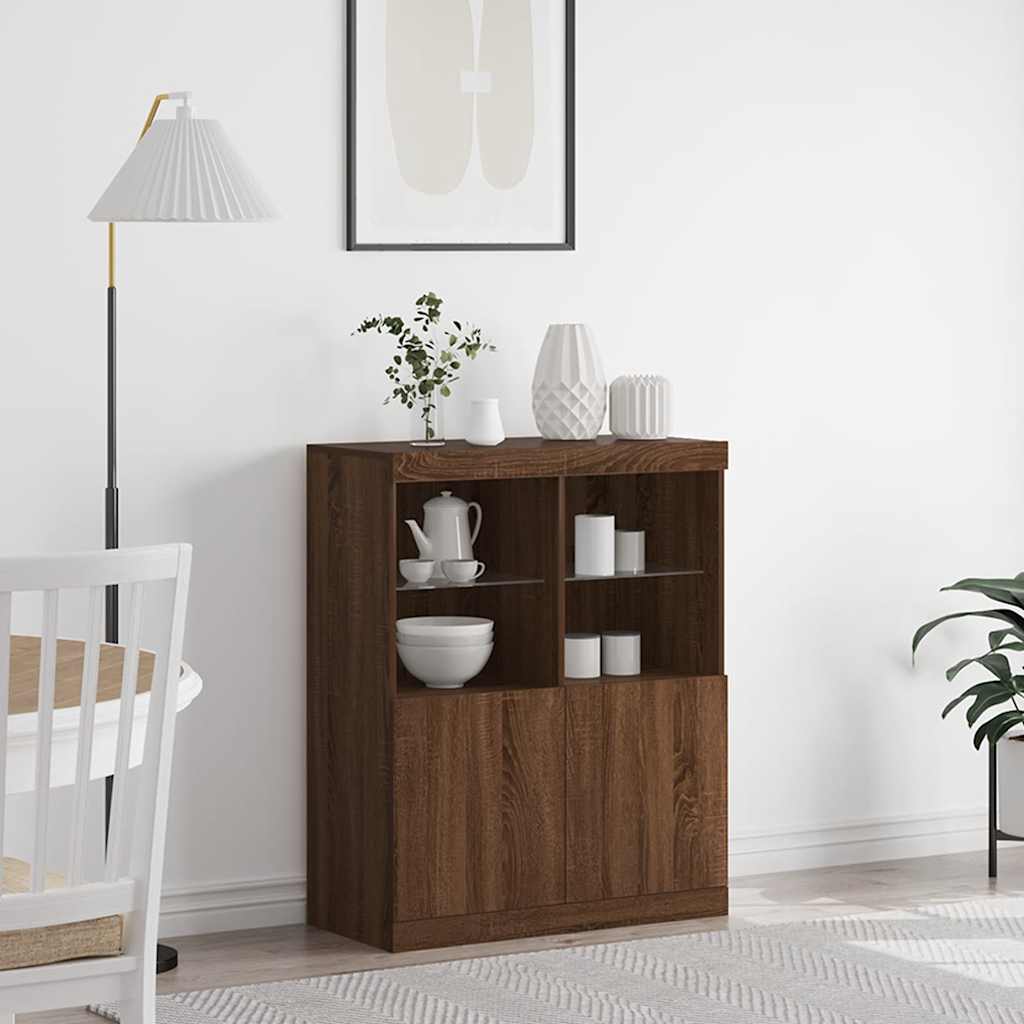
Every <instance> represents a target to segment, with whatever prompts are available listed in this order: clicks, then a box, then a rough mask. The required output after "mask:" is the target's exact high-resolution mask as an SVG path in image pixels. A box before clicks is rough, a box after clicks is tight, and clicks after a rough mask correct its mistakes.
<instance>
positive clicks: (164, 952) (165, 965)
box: [156, 942, 178, 974]
mask: <svg viewBox="0 0 1024 1024" xmlns="http://www.w3.org/2000/svg"><path fill="white" fill-rule="evenodd" d="M177 966H178V951H177V950H176V949H175V948H174V947H173V946H165V945H164V944H163V943H162V942H159V943H157V947H156V973H157V974H166V973H167V972H168V971H173V970H174V968H175V967H177Z"/></svg>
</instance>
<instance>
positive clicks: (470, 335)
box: [353, 292, 497, 445]
mask: <svg viewBox="0 0 1024 1024" xmlns="http://www.w3.org/2000/svg"><path fill="white" fill-rule="evenodd" d="M443 304H444V300H443V299H441V298H439V297H438V296H437V295H435V294H434V293H433V292H427V293H426V294H425V295H421V296H420V297H419V298H418V299H417V300H416V303H415V312H414V313H413V317H412V323H411V324H409V323H406V321H405V320H404V319H403V318H402V317H400V316H375V317H370V318H368V319H366V320H364V321H363V322H362V323H361V324H360V325H359V326H358V327H357V328H356V330H355V331H354V332H353V333H354V334H369V333H371V332H373V333H376V334H383V335H388V336H390V337H392V338H393V339H394V342H395V352H394V355H393V356H392V357H391V361H390V362H389V363H388V365H387V366H386V367H385V368H384V373H385V374H386V375H387V378H388V381H389V382H390V383H391V394H389V395H388V396H387V398H385V399H384V404H385V405H388V404H389V403H391V402H400V403H401V404H402V405H404V406H405V407H406V408H408V409H411V410H412V411H413V413H414V418H415V420H416V424H417V429H416V436H415V438H414V440H413V442H412V443H413V444H414V445H442V444H444V425H443V421H442V409H443V404H442V400H443V399H446V398H450V397H451V394H452V386H453V385H454V384H455V382H456V381H457V380H459V371H460V370H461V369H462V364H463V360H465V359H476V357H477V356H478V355H479V354H480V353H481V352H488V351H489V352H495V351H497V349H496V348H495V346H494V345H492V344H491V343H490V342H489V341H488V340H487V339H486V338H484V337H483V336H482V334H481V332H480V328H479V327H473V326H472V325H471V324H467V325H466V326H465V327H463V326H462V323H461V322H460V321H458V320H452V321H450V322H449V323H448V324H447V325H444V324H442V322H441V306H442V305H443Z"/></svg>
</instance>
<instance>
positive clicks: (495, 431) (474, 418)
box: [466, 398, 505, 445]
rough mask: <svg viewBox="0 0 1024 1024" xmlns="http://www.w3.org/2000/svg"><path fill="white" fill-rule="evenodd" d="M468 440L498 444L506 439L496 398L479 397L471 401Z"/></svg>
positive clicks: (472, 442) (467, 430)
mask: <svg viewBox="0 0 1024 1024" xmlns="http://www.w3.org/2000/svg"><path fill="white" fill-rule="evenodd" d="M466 440H467V441H468V442H469V443H470V444H479V445H496V444H501V442H502V441H504V440H505V427H504V426H503V425H502V422H501V413H500V412H499V410H498V400H497V399H496V398H477V399H474V400H473V401H472V402H470V404H469V426H468V427H467V428H466Z"/></svg>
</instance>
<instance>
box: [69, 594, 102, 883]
mask: <svg viewBox="0 0 1024 1024" xmlns="http://www.w3.org/2000/svg"><path fill="white" fill-rule="evenodd" d="M103 597H104V591H103V587H91V588H90V590H89V618H88V625H87V627H86V628H87V633H86V638H85V658H84V660H83V662H82V695H81V698H80V700H79V707H80V708H81V711H80V713H79V725H78V756H77V759H76V764H75V795H74V803H73V805H72V810H71V854H70V856H69V857H68V883H69V884H70V885H81V884H82V879H83V872H84V863H85V821H86V809H87V804H88V793H89V771H90V768H91V767H92V740H93V730H94V728H95V724H96V686H97V682H98V680H99V674H100V642H101V639H102V635H103Z"/></svg>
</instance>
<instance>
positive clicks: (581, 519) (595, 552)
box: [576, 515, 615, 576]
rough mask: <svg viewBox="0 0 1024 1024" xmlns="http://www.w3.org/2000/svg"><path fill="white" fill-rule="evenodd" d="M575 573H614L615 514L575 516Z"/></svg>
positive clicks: (610, 574)
mask: <svg viewBox="0 0 1024 1024" xmlns="http://www.w3.org/2000/svg"><path fill="white" fill-rule="evenodd" d="M576 575H577V576H614V575H615V516H592V515H579V516H577V517H576Z"/></svg>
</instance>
